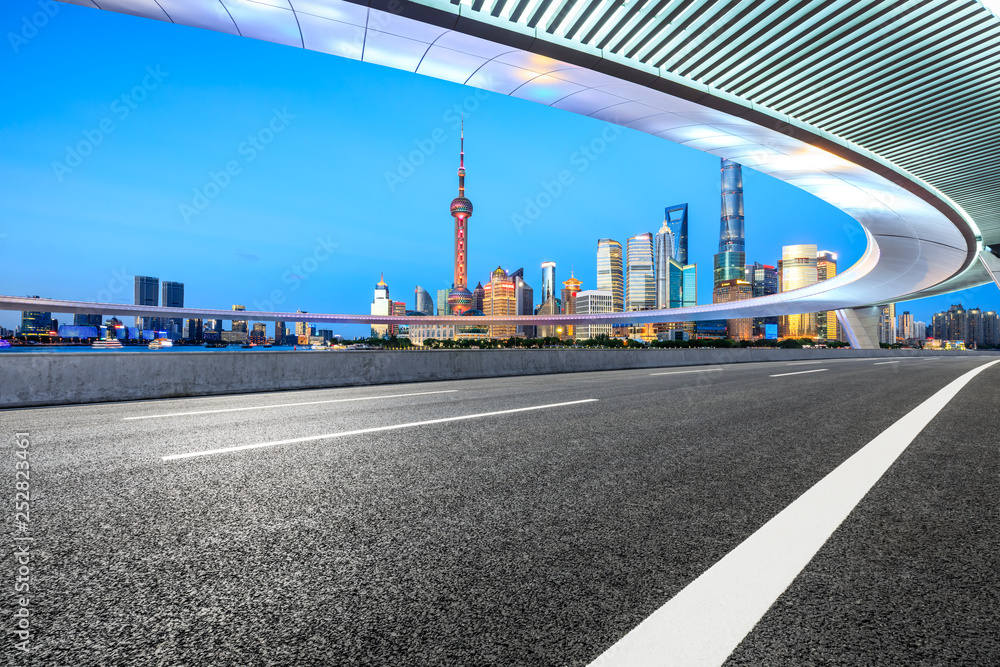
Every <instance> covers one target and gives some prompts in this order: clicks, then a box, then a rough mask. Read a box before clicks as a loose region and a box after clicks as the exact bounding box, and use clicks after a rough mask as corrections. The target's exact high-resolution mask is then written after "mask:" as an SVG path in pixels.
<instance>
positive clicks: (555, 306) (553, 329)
mask: <svg viewBox="0 0 1000 667" xmlns="http://www.w3.org/2000/svg"><path fill="white" fill-rule="evenodd" d="M558 314H559V300H558V299H556V298H555V297H554V296H553V297H549V300H548V301H546V302H545V303H543V304H542V305H540V306H539V307H538V308H537V309H536V310H535V315H558ZM559 329H560V327H559V326H558V325H556V324H540V325H538V327H537V328H536V335H537V336H538V337H539V338H555V337H557V336H558V335H559Z"/></svg>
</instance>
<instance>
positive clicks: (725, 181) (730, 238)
mask: <svg viewBox="0 0 1000 667" xmlns="http://www.w3.org/2000/svg"><path fill="white" fill-rule="evenodd" d="M745 264H746V252H745V249H744V236H743V171H742V168H741V167H740V165H739V163H738V162H733V161H732V160H727V159H725V158H723V159H722V221H721V225H720V229H719V252H718V254H717V255H715V273H714V286H715V287H718V286H719V285H720V284H721V283H722V282H723V281H725V280H736V279H741V280H742V279H744V277H745V275H746V269H745Z"/></svg>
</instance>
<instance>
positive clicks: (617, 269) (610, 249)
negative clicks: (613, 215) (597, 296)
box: [597, 239, 625, 313]
mask: <svg viewBox="0 0 1000 667" xmlns="http://www.w3.org/2000/svg"><path fill="white" fill-rule="evenodd" d="M597 290H607V291H609V292H611V298H612V307H613V308H614V311H613V312H616V313H620V312H622V310H623V308H624V305H625V277H624V275H623V274H622V244H621V243H619V242H618V241H615V240H614V239H600V240H598V241H597Z"/></svg>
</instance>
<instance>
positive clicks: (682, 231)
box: [663, 204, 688, 264]
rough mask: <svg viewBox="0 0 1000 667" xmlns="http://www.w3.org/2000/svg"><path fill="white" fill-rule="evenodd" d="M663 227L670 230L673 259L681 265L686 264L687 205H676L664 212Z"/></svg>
mask: <svg viewBox="0 0 1000 667" xmlns="http://www.w3.org/2000/svg"><path fill="white" fill-rule="evenodd" d="M663 225H664V226H665V227H667V228H668V229H670V232H671V233H672V234H673V236H674V239H673V242H674V251H673V255H672V256H673V258H674V259H676V260H677V261H678V262H680V263H681V264H687V262H688V205H687V204H676V205H675V206H668V207H667V208H666V209H665V210H664V214H663Z"/></svg>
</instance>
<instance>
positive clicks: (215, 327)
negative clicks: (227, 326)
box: [204, 320, 222, 333]
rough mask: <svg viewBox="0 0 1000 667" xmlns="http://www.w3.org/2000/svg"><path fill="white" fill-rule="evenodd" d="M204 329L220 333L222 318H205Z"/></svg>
mask: <svg viewBox="0 0 1000 667" xmlns="http://www.w3.org/2000/svg"><path fill="white" fill-rule="evenodd" d="M204 330H205V331H211V332H213V333H220V332H221V331H222V320H205V324H204Z"/></svg>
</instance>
